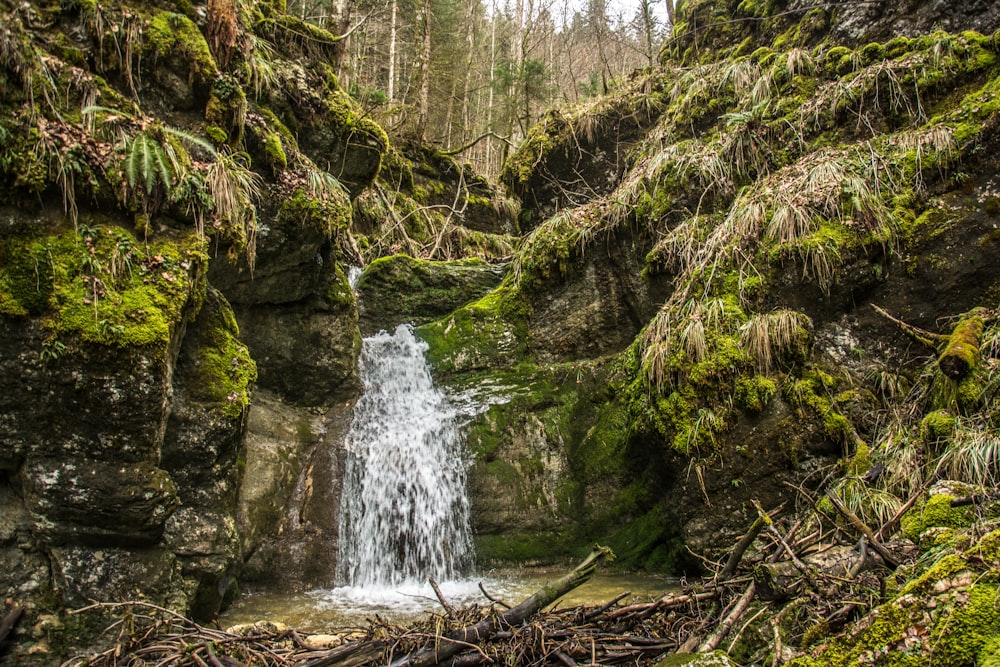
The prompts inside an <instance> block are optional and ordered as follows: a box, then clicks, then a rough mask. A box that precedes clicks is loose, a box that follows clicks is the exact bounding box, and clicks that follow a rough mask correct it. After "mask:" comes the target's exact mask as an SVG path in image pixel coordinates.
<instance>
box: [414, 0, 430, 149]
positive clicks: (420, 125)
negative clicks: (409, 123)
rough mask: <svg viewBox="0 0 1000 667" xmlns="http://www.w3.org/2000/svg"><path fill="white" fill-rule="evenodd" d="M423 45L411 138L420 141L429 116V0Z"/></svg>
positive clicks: (424, 12) (427, 1)
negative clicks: (415, 120) (415, 122)
mask: <svg viewBox="0 0 1000 667" xmlns="http://www.w3.org/2000/svg"><path fill="white" fill-rule="evenodd" d="M423 14H424V16H423V45H422V47H421V50H420V89H419V91H418V92H417V125H416V129H415V130H414V136H413V138H414V139H415V140H416V141H418V142H422V141H423V140H424V135H425V134H426V133H427V123H428V121H429V120H430V116H431V108H430V103H431V99H430V98H431V0H424V10H423Z"/></svg>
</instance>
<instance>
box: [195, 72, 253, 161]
mask: <svg viewBox="0 0 1000 667" xmlns="http://www.w3.org/2000/svg"><path fill="white" fill-rule="evenodd" d="M246 116H247V98H246V95H245V94H244V92H243V88H242V87H241V86H240V84H239V82H238V81H236V79H235V78H233V77H231V76H229V75H228V74H223V75H221V76H217V77H215V80H214V81H212V94H211V96H210V97H209V99H208V105H207V106H206V107H205V120H207V121H208V122H209V123H211V124H213V125H216V126H218V127H221V128H223V129H224V130H225V131H226V134H227V135H228V137H229V142H230V144H231V145H233V146H238V145H240V144H241V143H242V142H243V130H244V127H245V126H246Z"/></svg>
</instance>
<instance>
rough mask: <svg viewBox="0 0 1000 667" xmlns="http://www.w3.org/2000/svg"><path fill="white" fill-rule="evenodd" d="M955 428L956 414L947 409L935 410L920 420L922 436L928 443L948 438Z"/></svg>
mask: <svg viewBox="0 0 1000 667" xmlns="http://www.w3.org/2000/svg"><path fill="white" fill-rule="evenodd" d="M954 430H955V416H954V415H953V414H951V413H950V412H949V411H947V410H935V411H934V412H930V413H928V414H927V415H926V416H925V417H924V418H923V419H922V420H921V421H920V437H921V439H922V440H923V441H924V442H926V443H928V444H931V443H936V442H940V441H942V440H947V439H948V438H950V437H951V434H952V432H954Z"/></svg>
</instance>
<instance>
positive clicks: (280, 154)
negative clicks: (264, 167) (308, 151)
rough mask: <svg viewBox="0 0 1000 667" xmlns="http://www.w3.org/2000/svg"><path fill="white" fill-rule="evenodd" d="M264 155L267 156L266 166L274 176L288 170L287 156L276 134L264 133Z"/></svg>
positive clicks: (279, 137)
mask: <svg viewBox="0 0 1000 667" xmlns="http://www.w3.org/2000/svg"><path fill="white" fill-rule="evenodd" d="M264 154H265V155H266V156H267V163H268V166H269V167H271V171H272V173H274V174H275V175H277V174H278V173H280V172H282V171H284V170H285V169H287V168H288V156H287V155H285V147H284V146H283V145H282V143H281V136H280V135H278V133H277V132H265V133H264Z"/></svg>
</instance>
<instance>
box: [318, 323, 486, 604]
mask: <svg viewBox="0 0 1000 667" xmlns="http://www.w3.org/2000/svg"><path fill="white" fill-rule="evenodd" d="M426 350H427V344H426V343H424V342H423V341H420V340H418V339H417V338H415V337H414V335H413V331H412V330H411V329H410V327H409V326H406V325H403V326H400V327H399V328H397V329H396V332H395V334H392V335H390V334H388V333H385V332H381V333H378V334H376V335H374V336H369V337H368V338H365V340H364V342H363V344H362V348H361V360H360V375H361V380H362V382H363V383H364V391H363V392H362V394H361V397H360V399H359V400H358V403H357V405H356V406H355V410H354V419H353V421H352V423H351V430H350V433H349V434H348V436H347V440H346V443H345V447H346V449H347V456H348V459H347V466H346V470H345V474H344V486H343V494H342V496H341V511H340V557H339V559H338V565H337V574H338V580H339V581H340V582H342V583H343V584H346V585H348V586H355V587H357V586H362V587H364V586H398V585H400V584H407V583H416V582H426V580H427V578H428V577H434V578H436V579H438V580H441V581H444V580H448V579H454V578H456V577H458V576H460V575H462V574H466V573H467V570H468V569H469V568H471V565H472V537H471V531H470V528H469V504H468V499H467V497H466V491H465V477H466V474H465V463H464V461H463V458H462V446H461V439H460V437H459V434H458V429H457V425H456V418H457V416H458V413H457V410H456V409H455V407H454V406H452V405H451V404H450V403H449V402H448V400H447V399H446V398H445V396H444V394H443V393H442V392H441V391H440V390H439V389H437V388H435V387H434V385H433V382H432V380H431V376H430V371H429V369H428V367H427V363H426V361H425V360H424V353H425V352H426Z"/></svg>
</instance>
